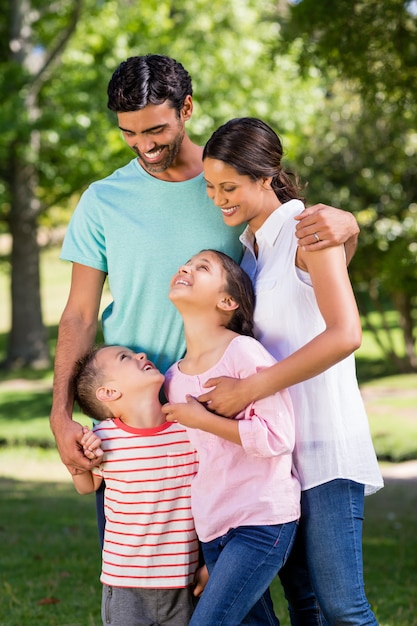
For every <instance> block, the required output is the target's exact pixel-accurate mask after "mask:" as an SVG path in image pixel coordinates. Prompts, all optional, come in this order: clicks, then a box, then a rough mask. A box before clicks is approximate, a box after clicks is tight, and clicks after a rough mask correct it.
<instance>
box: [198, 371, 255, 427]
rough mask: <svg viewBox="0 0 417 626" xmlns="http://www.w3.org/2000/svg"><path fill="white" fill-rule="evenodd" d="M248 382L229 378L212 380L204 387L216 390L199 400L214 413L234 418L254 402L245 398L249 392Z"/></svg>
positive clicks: (203, 395)
mask: <svg viewBox="0 0 417 626" xmlns="http://www.w3.org/2000/svg"><path fill="white" fill-rule="evenodd" d="M248 381H249V379H248V378H243V379H240V378H230V377H229V376H221V377H219V378H210V379H209V380H208V381H207V382H206V383H205V384H204V387H214V389H212V390H211V391H208V392H207V393H203V394H202V395H201V396H198V398H197V400H198V401H199V402H202V403H203V404H204V405H205V406H206V407H207V408H208V410H209V411H214V412H215V413H217V414H218V415H223V417H234V416H235V415H237V414H238V413H240V411H243V409H245V408H246V407H247V406H248V404H250V403H251V402H252V398H250V397H248V396H247V395H246V396H245V391H246V392H247V391H248Z"/></svg>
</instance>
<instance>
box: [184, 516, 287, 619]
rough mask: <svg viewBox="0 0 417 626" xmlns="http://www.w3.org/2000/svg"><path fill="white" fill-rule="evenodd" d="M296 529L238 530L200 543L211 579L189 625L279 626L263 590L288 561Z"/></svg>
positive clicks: (261, 527)
mask: <svg viewBox="0 0 417 626" xmlns="http://www.w3.org/2000/svg"><path fill="white" fill-rule="evenodd" d="M297 526H298V523H297V522H289V523H288V524H276V525H273V526H239V527H238V528H231V529H230V530H229V531H228V532H227V533H226V534H225V535H223V536H222V537H218V538H217V539H214V540H213V541H209V542H207V543H202V548H203V554H204V560H205V563H206V565H207V569H208V571H209V573H210V578H209V581H208V583H207V585H206V588H205V589H204V592H203V595H202V596H201V598H200V600H199V602H198V604H197V607H196V609H195V611H194V614H193V617H192V618H191V622H190V626H214V625H215V626H240V625H243V624H244V625H245V626H249V625H250V626H279V622H278V620H277V618H276V617H275V615H274V611H273V606H272V601H271V597H270V595H269V591H268V587H269V585H270V584H271V582H272V581H273V579H274V577H275V576H276V575H277V573H278V571H279V570H280V569H281V567H282V566H283V564H284V563H285V561H286V559H287V558H288V555H289V553H290V550H291V547H292V544H293V542H294V537H295V535H296V531H297Z"/></svg>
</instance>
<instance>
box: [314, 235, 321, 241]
mask: <svg viewBox="0 0 417 626" xmlns="http://www.w3.org/2000/svg"><path fill="white" fill-rule="evenodd" d="M313 237H314V239H315V240H316V241H321V239H320V237H319V236H318V234H317V233H313Z"/></svg>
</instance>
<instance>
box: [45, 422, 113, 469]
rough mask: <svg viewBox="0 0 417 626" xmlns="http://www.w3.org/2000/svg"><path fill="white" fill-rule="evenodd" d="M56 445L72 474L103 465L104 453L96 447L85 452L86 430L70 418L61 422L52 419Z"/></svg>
mask: <svg viewBox="0 0 417 626" xmlns="http://www.w3.org/2000/svg"><path fill="white" fill-rule="evenodd" d="M52 424H53V433H54V436H55V441H56V445H57V448H58V452H59V455H60V457H61V460H62V462H63V463H64V465H66V467H67V468H68V471H69V472H70V474H79V473H81V472H85V471H86V470H91V468H92V467H96V466H97V465H99V464H100V463H101V460H102V456H103V451H102V450H101V448H99V447H97V446H95V447H94V448H92V449H91V450H88V449H86V450H84V449H83V445H82V443H81V442H82V439H83V436H84V430H83V427H82V426H81V424H79V423H78V422H75V421H73V420H72V419H71V418H70V417H67V418H61V419H59V420H57V419H53V418H51V425H52Z"/></svg>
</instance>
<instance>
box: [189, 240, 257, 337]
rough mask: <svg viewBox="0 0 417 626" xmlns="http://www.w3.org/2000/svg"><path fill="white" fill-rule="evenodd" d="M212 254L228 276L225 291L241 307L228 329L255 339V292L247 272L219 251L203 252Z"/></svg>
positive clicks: (234, 313) (233, 314) (232, 318)
mask: <svg viewBox="0 0 417 626" xmlns="http://www.w3.org/2000/svg"><path fill="white" fill-rule="evenodd" d="M201 252H211V253H212V254H214V255H215V256H217V258H218V259H219V261H220V263H221V264H222V267H223V269H224V271H225V274H226V285H225V291H227V292H228V294H229V295H230V296H231V297H232V298H233V300H235V302H237V304H238V305H239V307H238V308H237V309H236V310H235V311H233V312H232V317H231V319H230V321H229V323H228V324H227V325H226V328H229V330H233V331H234V332H235V333H239V335H249V337H253V312H254V309H255V291H254V289H253V285H252V281H251V279H250V278H249V276H248V275H247V274H246V272H245V271H244V270H243V269H242V268H241V267H240V265H238V264H237V263H236V262H235V261H234V260H233V259H232V258H231V257H230V256H228V255H227V254H225V253H224V252H220V251H219V250H201Z"/></svg>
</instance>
